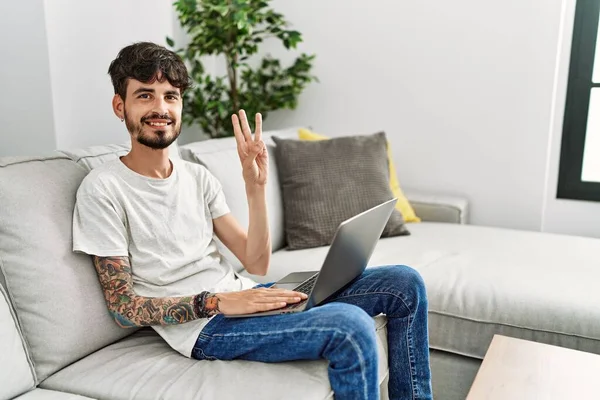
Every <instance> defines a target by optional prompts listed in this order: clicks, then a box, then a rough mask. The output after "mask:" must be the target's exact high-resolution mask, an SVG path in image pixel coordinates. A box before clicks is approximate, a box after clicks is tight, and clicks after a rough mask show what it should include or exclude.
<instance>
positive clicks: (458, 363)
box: [0, 129, 600, 400]
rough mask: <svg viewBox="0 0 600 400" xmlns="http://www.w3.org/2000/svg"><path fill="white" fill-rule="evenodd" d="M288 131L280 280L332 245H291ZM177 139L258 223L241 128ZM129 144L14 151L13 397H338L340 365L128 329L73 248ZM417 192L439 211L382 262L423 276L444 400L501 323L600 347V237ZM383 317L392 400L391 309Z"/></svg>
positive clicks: (8, 313)
mask: <svg viewBox="0 0 600 400" xmlns="http://www.w3.org/2000/svg"><path fill="white" fill-rule="evenodd" d="M272 134H276V135H279V136H283V137H290V136H294V135H295V129H290V130H286V131H279V132H267V133H265V141H266V142H267V144H268V145H269V151H270V152H271V156H272V157H271V170H270V180H269V187H268V196H269V197H268V199H269V200H268V201H269V204H268V209H269V222H270V226H271V234H272V241H273V250H274V254H273V256H272V266H271V268H270V271H269V273H268V275H267V276H265V277H253V278H254V279H256V280H257V281H260V282H266V281H273V280H276V279H278V278H280V277H282V276H284V275H286V274H287V273H288V272H290V271H294V270H314V269H318V268H319V266H320V264H321V263H322V261H323V259H324V256H325V254H326V252H327V248H326V247H322V248H315V249H308V250H298V251H287V250H286V249H285V247H284V246H285V243H284V233H283V232H284V221H283V205H282V199H281V192H280V189H279V185H278V180H277V173H276V165H275V162H276V160H275V159H274V157H273V152H272V147H271V146H272V143H271V141H270V139H269V137H270V135H272ZM172 150H173V151H172V153H171V155H172V157H178V156H179V154H181V157H182V158H184V159H187V160H188V161H191V162H199V163H202V164H203V165H205V166H206V167H207V168H208V169H209V170H210V171H211V172H212V173H213V174H215V175H216V176H217V178H219V179H220V181H221V183H222V184H223V188H224V191H225V195H226V197H227V200H228V203H229V205H230V208H231V210H232V212H233V214H234V215H235V216H236V217H237V218H238V220H240V221H241V223H242V224H247V221H248V215H247V205H246V202H245V195H244V193H245V192H244V190H243V181H242V177H241V170H240V166H239V160H238V158H237V153H236V150H235V143H234V140H233V138H226V139H218V140H209V141H204V142H197V143H191V144H188V145H185V146H181V147H180V148H179V150H177V148H176V146H175V147H174V148H173V149H172ZM126 152H127V146H123V145H112V146H98V147H93V148H88V149H80V150H65V151H57V152H55V153H53V154H51V155H48V156H40V157H26V158H25V157H23V158H0V268H1V274H0V290H1V291H2V295H1V296H0V338H1V340H0V358H1V360H0V400H2V399H8V398H13V397H17V396H19V397H18V398H19V399H71V398H72V399H78V398H86V397H80V396H87V398H96V399H239V398H252V399H254V398H256V399H280V398H298V399H326V398H332V397H333V394H332V393H331V389H330V386H329V382H328V379H327V372H326V363H325V362H324V361H316V362H315V361H297V362H289V363H281V364H262V363H251V362H245V361H233V362H221V361H213V362H205V361H201V362H198V361H195V360H191V359H187V358H185V357H182V356H180V355H179V354H178V353H176V352H175V351H173V350H171V349H170V348H169V347H168V346H167V345H166V344H165V343H164V342H163V341H162V339H161V338H160V337H159V336H158V335H157V334H155V333H154V331H152V330H150V329H140V330H135V329H134V330H126V329H121V328H119V327H117V326H116V324H114V322H113V321H112V320H111V318H110V317H109V316H108V313H107V311H106V306H105V304H104V299H103V295H102V293H101V290H100V287H99V284H98V281H97V278H96V275H95V271H94V268H93V266H92V264H91V259H90V257H88V256H85V255H81V254H74V253H73V252H72V251H71V240H72V239H71V221H72V212H73V206H74V199H75V192H76V190H77V187H78V186H79V184H80V182H81V180H82V179H83V177H84V176H85V175H86V173H87V172H88V171H89V169H90V168H93V167H94V166H96V165H98V164H99V163H102V162H104V161H106V160H108V159H114V158H116V157H117V156H119V155H123V154H125V153H126ZM407 195H408V197H409V199H410V200H411V203H412V204H413V206H414V208H415V210H416V213H417V214H418V215H419V216H420V217H421V218H422V219H423V222H422V223H418V224H409V226H408V228H409V230H410V231H411V233H412V234H411V235H410V236H403V237H395V238H386V239H381V240H380V242H379V244H378V246H377V248H376V250H375V253H374V255H373V257H372V259H371V261H370V265H381V264H407V265H410V266H412V267H414V268H415V269H417V270H418V271H419V272H420V273H421V275H422V276H423V278H424V280H425V282H426V285H427V290H428V295H429V307H430V311H429V323H430V345H431V349H432V350H431V362H432V371H433V386H434V394H435V397H436V398H437V399H464V398H465V396H466V393H467V392H468V389H469V387H470V385H471V383H472V380H473V378H474V376H475V374H476V372H477V369H478V367H479V365H480V363H481V359H482V358H483V356H484V355H485V351H486V349H487V347H488V345H489V343H490V341H491V338H492V336H493V334H495V333H500V334H504V335H508V336H516V337H520V338H524V339H530V340H536V341H540V342H545V343H550V344H556V345H561V346H565V347H570V348H575V349H580V350H584V351H590V352H594V353H599V354H600V307H599V306H600V291H599V290H598V289H597V287H598V282H600V251H599V249H600V240H597V239H589V238H581V237H570V236H561V235H551V234H542V233H535V232H524V231H513V230H508V229H498V228H488V227H479V226H471V225H467V224H466V222H467V219H468V207H467V202H466V201H465V200H463V199H458V198H453V197H447V196H428V195H421V194H416V193H410V192H408V193H407ZM223 253H224V254H225V256H226V257H228V258H230V260H231V262H232V263H234V264H236V265H237V267H238V268H239V263H238V262H237V260H235V258H234V257H233V255H231V253H230V252H228V251H227V250H226V249H223ZM375 320H376V322H377V327H378V334H379V335H378V337H379V342H378V346H379V354H380V380H381V390H382V397H383V398H385V397H386V396H385V391H386V385H387V383H386V378H387V372H388V371H387V355H386V353H387V344H386V328H385V323H386V320H385V317H383V316H379V317H376V318H375Z"/></svg>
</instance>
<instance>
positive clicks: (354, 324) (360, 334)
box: [323, 302, 376, 344]
mask: <svg viewBox="0 0 600 400" xmlns="http://www.w3.org/2000/svg"><path fill="white" fill-rule="evenodd" d="M323 307H327V308H328V312H327V313H325V315H323V317H324V318H325V319H326V320H327V324H328V325H329V326H330V327H332V328H334V329H336V330H338V331H339V332H340V333H341V334H343V335H344V336H347V337H349V338H354V339H356V340H358V341H359V342H362V343H363V344H364V343H365V342H370V343H375V337H376V333H375V321H374V320H373V318H371V316H370V315H369V314H367V313H366V312H365V311H364V310H363V309H362V308H360V307H358V306H355V305H352V304H346V303H336V302H333V303H329V304H327V305H325V306H323Z"/></svg>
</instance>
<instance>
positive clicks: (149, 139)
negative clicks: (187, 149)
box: [123, 110, 181, 150]
mask: <svg viewBox="0 0 600 400" xmlns="http://www.w3.org/2000/svg"><path fill="white" fill-rule="evenodd" d="M123 115H124V117H125V126H126V127H127V130H128V131H129V133H130V134H131V135H132V136H133V137H134V138H135V139H136V140H137V142H138V143H140V144H143V145H144V146H147V147H150V148H151V149H154V150H162V149H166V148H167V147H169V146H170V145H171V144H172V143H173V142H174V141H175V140H177V138H178V137H179V134H180V133H181V124H180V123H179V121H177V120H176V119H174V118H171V117H169V116H168V115H166V114H165V115H160V114H158V113H152V114H150V115H147V116H145V117H142V118H141V119H140V121H139V122H136V121H134V120H133V119H132V118H129V116H128V115H127V111H125V110H124V112H123ZM148 119H166V120H169V121H171V124H169V125H167V126H165V127H164V129H156V128H152V127H151V126H148V125H146V122H145V121H146V120H148ZM170 131H171V132H172V134H171V135H169V132H170Z"/></svg>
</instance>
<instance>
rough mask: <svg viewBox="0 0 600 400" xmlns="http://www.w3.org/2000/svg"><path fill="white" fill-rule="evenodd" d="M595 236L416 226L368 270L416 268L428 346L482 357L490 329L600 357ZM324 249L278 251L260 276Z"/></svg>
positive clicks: (299, 265)
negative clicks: (424, 298) (425, 301)
mask: <svg viewBox="0 0 600 400" xmlns="http://www.w3.org/2000/svg"><path fill="white" fill-rule="evenodd" d="M598 249H600V239H593V238H584V237H576V236H567V235H556V234H549V233H540V232H528V231H518V230H510V229H502V228H489V227H481V226H472V225H458V224H446V223H433V222H423V223H421V224H415V225H411V236H408V237H404V238H386V239H381V240H380V241H379V243H378V244H377V247H376V248H375V251H374V253H373V256H372V257H371V260H370V261H369V265H370V266H375V265H387V264H405V265H409V266H411V267H413V268H415V269H416V270H418V271H419V272H420V273H421V275H422V276H423V279H424V281H425V284H426V286H427V293H428V297H429V334H430V346H431V347H432V348H434V349H439V350H444V351H448V352H452V353H456V354H461V355H465V356H470V357H474V358H479V359H482V358H483V357H484V355H485V352H486V350H487V348H488V346H489V344H490V342H491V340H492V337H493V335H494V334H495V333H498V334H501V335H505V336H512V337H517V338H521V339H526V340H533V341H537V342H542V343H548V344H552V345H557V346H563V347H568V348H573V349H578V350H583V351H587V352H591V353H597V354H600V307H598V304H600V290H598V282H600V251H598ZM326 254H327V248H318V249H310V250H299V251H285V250H280V251H278V252H276V253H274V254H273V256H272V257H271V268H270V271H269V273H268V274H267V275H266V276H260V277H259V276H256V277H255V276H253V278H254V279H255V280H257V281H259V282H270V281H275V280H277V279H279V278H281V277H283V276H284V275H286V274H287V273H289V272H292V271H295V270H298V271H300V270H304V271H307V270H318V269H319V268H320V267H321V264H322V262H323V260H324V258H325V255H326Z"/></svg>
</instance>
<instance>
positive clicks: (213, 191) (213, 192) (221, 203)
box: [204, 169, 230, 219]
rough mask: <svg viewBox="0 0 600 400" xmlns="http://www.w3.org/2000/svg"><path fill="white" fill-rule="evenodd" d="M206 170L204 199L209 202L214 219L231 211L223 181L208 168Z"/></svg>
mask: <svg viewBox="0 0 600 400" xmlns="http://www.w3.org/2000/svg"><path fill="white" fill-rule="evenodd" d="M205 172H206V187H205V188H204V199H205V201H206V203H207V204H208V209H209V210H210V214H211V217H212V219H216V218H219V217H222V216H223V215H225V214H228V213H229V212H230V210H229V206H228V205H227V200H226V199H225V193H223V187H222V186H221V182H219V180H218V179H217V178H216V177H215V176H214V175H213V174H211V173H210V172H209V171H208V170H207V169H206V170H205Z"/></svg>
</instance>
